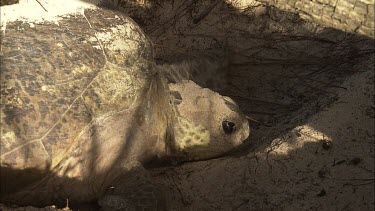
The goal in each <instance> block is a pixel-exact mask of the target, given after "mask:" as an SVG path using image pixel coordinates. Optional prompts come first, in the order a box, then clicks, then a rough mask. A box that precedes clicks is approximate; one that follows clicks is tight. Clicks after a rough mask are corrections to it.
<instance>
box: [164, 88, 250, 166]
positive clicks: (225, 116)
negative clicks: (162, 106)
mask: <svg viewBox="0 0 375 211" xmlns="http://www.w3.org/2000/svg"><path fill="white" fill-rule="evenodd" d="M169 90H170V93H171V99H172V100H171V105H172V107H173V111H174V122H173V134H174V136H173V147H174V149H175V150H176V151H177V152H178V153H182V154H183V155H184V156H187V158H188V159H189V160H201V159H208V158H212V157H215V156H218V155H221V154H223V153H225V152H228V151H229V150H232V149H234V148H235V147H237V146H239V145H240V144H242V143H243V142H244V140H245V139H247V138H248V136H249V133H250V129H249V123H248V121H247V119H246V116H245V115H244V114H243V113H242V112H241V111H240V110H239V108H238V106H237V105H236V103H235V102H234V101H233V100H232V99H230V98H229V97H225V96H221V95H219V94H218V93H216V92H213V91H211V90H210V89H206V88H202V87H200V86H198V85H197V84H195V83H194V82H192V81H182V82H181V83H177V84H169Z"/></svg>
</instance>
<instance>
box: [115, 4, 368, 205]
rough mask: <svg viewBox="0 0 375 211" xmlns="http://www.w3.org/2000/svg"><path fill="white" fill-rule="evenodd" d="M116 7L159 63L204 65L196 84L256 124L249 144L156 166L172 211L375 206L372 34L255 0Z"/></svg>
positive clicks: (159, 181)
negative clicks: (150, 46)
mask: <svg viewBox="0 0 375 211" xmlns="http://www.w3.org/2000/svg"><path fill="white" fill-rule="evenodd" d="M115 3H116V4H117V1H115ZM117 8H120V10H121V11H123V12H126V13H128V14H129V15H130V16H131V17H132V18H133V19H134V20H135V21H136V22H137V23H138V24H139V25H140V26H141V27H142V28H143V30H144V31H145V33H146V34H147V35H148V36H149V37H150V39H151V40H152V42H153V45H154V50H155V57H156V60H157V62H158V63H159V64H170V63H176V62H177V63H178V62H183V61H186V60H189V61H191V63H194V64H198V65H197V71H196V72H195V75H193V78H194V80H195V81H197V82H198V83H200V84H201V85H202V86H206V87H208V88H211V89H213V90H215V91H218V92H219V93H221V94H223V95H227V96H230V97H232V98H233V99H234V100H235V101H236V102H237V103H238V104H239V105H240V108H241V109H242V110H243V111H244V113H245V114H246V115H248V116H250V117H251V118H252V119H254V121H252V128H251V135H250V138H249V140H248V141H247V145H246V146H244V147H243V148H241V149H240V150H237V151H235V152H232V153H229V154H228V155H226V156H223V157H220V158H217V159H213V160H207V161H200V162H191V163H184V164H180V165H176V166H172V167H158V168H151V169H150V171H151V173H152V176H153V179H154V180H155V181H156V182H157V183H158V184H160V185H162V186H163V187H165V192H166V193H167V198H168V202H169V208H170V210H374V192H375V191H374V182H375V175H374V173H375V169H374V153H375V152H374V138H375V134H374V127H375V120H374V118H375V105H374V64H375V54H374V52H375V49H374V40H373V39H372V38H369V37H366V36H362V35H356V34H348V33H345V32H342V31H340V30H336V29H332V28H327V27H324V26H321V25H318V24H316V23H312V22H308V21H305V20H302V19H301V18H300V17H299V16H298V15H297V14H292V13H289V12H285V11H281V10H278V9H277V8H274V7H269V6H266V5H264V4H262V3H259V2H256V1H250V0H249V1H238V0H237V1H235V0H227V1H222V0H218V1H182V0H181V1H180V0H175V1H165V2H159V1H153V2H152V3H150V2H149V1H139V0H137V1H119V3H118V5H117ZM202 58H204V60H205V61H206V60H209V61H210V63H209V64H206V66H205V69H204V70H202V69H200V67H201V66H199V64H201V63H200V62H201V61H202ZM212 76H214V77H212Z"/></svg>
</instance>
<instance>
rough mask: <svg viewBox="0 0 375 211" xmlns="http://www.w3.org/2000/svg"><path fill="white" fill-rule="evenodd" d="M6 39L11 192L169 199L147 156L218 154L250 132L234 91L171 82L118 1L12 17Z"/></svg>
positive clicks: (49, 197) (26, 201)
mask: <svg viewBox="0 0 375 211" xmlns="http://www.w3.org/2000/svg"><path fill="white" fill-rule="evenodd" d="M1 40H2V44H1V55H2V56H1V172H0V173H1V194H2V195H1V197H2V198H1V201H2V202H6V203H13V204H19V205H38V206H41V205H50V204H55V203H58V202H60V201H61V200H64V201H65V199H68V200H69V202H70V203H75V202H77V203H78V202H91V201H95V200H98V199H99V202H100V203H99V204H100V205H101V206H103V207H104V208H105V209H107V210H111V209H120V210H122V209H125V210H126V209H127V210H133V209H134V210H142V209H148V208H152V209H158V210H163V209H166V207H165V204H164V202H163V200H164V199H163V198H164V197H163V195H162V194H161V192H160V191H159V190H160V189H158V188H157V187H156V186H155V185H153V183H152V182H151V181H150V179H149V178H148V176H147V171H145V170H144V168H143V165H144V164H145V163H147V162H150V161H152V160H155V159H166V160H168V159H179V160H200V159H207V158H211V157H214V156H217V155H220V154H222V153H224V152H227V151H229V150H231V149H233V148H235V147H236V146H238V145H240V144H241V143H242V142H243V141H244V140H245V139H246V138H247V137H248V135H249V125H248V122H247V119H246V117H245V116H244V115H243V113H242V112H241V111H240V110H239V109H238V107H237V105H236V104H235V102H233V101H232V100H231V99H230V98H228V97H224V96H221V95H219V94H218V93H215V92H213V91H211V90H209V89H204V88H201V87H200V86H198V85H197V84H195V83H194V82H192V81H188V80H183V81H180V82H178V83H168V82H167V81H166V77H165V73H163V72H162V71H159V70H160V69H159V68H157V67H156V65H155V63H154V62H153V53H152V46H151V43H150V41H149V40H148V39H147V37H146V36H145V34H144V33H143V32H142V30H141V29H140V28H139V27H138V26H137V24H135V23H134V22H133V21H132V20H131V19H130V18H129V17H127V16H124V15H123V14H120V13H118V12H113V11H110V10H107V9H104V8H97V9H93V10H85V12H84V13H82V14H75V15H70V16H69V17H63V18H61V19H60V20H59V21H58V22H43V23H33V24H31V23H28V22H22V21H15V22H9V23H7V26H6V30H5V33H3V34H2V37H1Z"/></svg>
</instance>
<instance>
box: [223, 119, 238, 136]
mask: <svg viewBox="0 0 375 211" xmlns="http://www.w3.org/2000/svg"><path fill="white" fill-rule="evenodd" d="M221 126H222V127H223V130H224V132H225V133H226V134H231V133H233V132H234V131H236V124H234V123H233V122H229V121H226V120H225V121H223V122H222V123H221Z"/></svg>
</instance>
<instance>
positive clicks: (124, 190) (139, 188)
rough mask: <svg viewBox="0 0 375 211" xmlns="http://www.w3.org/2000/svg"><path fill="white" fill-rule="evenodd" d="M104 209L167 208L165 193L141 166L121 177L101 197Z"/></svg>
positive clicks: (100, 202) (100, 200)
mask: <svg viewBox="0 0 375 211" xmlns="http://www.w3.org/2000/svg"><path fill="white" fill-rule="evenodd" d="M99 205H100V206H101V207H102V210H105V211H109V210H129V211H130V210H158V211H159V210H167V205H166V200H165V195H164V193H163V191H162V189H161V188H160V187H158V185H156V184H154V183H153V182H152V180H151V178H150V175H149V173H148V172H147V171H146V170H145V169H144V168H143V167H142V166H139V167H137V168H136V169H134V170H132V171H130V172H127V173H126V174H124V175H122V176H121V177H119V178H118V179H117V180H116V181H114V182H113V183H112V185H111V186H110V187H109V188H108V190H107V191H106V193H105V194H104V195H103V196H102V197H101V198H100V199H99Z"/></svg>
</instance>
